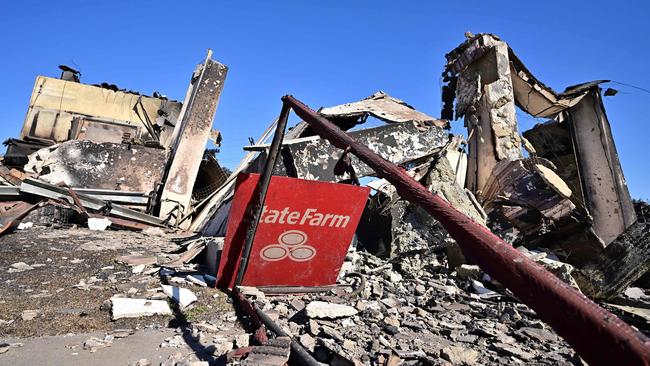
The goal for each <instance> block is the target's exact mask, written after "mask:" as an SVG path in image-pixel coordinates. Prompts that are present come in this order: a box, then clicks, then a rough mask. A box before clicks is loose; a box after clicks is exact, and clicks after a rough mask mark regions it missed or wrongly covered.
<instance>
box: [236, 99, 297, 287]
mask: <svg viewBox="0 0 650 366" xmlns="http://www.w3.org/2000/svg"><path fill="white" fill-rule="evenodd" d="M290 112H291V108H289V106H287V105H286V104H283V105H282V111H281V112H280V118H278V125H277V127H276V129H275V134H274V135H273V141H272V142H271V147H270V148H269V154H268V156H267V157H266V163H265V164H264V171H263V172H262V176H261V177H260V180H259V181H258V182H257V187H256V188H255V192H257V196H255V193H253V200H255V201H252V202H250V203H249V204H248V209H247V210H246V212H250V216H248V215H247V216H246V217H245V220H246V221H248V223H249V226H248V229H247V230H246V241H245V242H244V248H243V250H242V255H241V258H240V261H239V269H238V270H237V277H236V278H235V286H239V285H241V283H242V281H243V280H244V274H245V273H246V266H248V258H249V257H250V255H251V249H252V248H253V242H254V241H255V233H257V225H259V223H260V216H261V215H262V207H264V200H265V199H266V192H267V191H268V190H269V184H270V183H271V176H272V175H273V169H274V168H275V162H276V160H277V159H278V154H279V153H280V147H281V145H282V140H283V139H284V132H285V130H286V127H287V120H288V119H289V113H290Z"/></svg>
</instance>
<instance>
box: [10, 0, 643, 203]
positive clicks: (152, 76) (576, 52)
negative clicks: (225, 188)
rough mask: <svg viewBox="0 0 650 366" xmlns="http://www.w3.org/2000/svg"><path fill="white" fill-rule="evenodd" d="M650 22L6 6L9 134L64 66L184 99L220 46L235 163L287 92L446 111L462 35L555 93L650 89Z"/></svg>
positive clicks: (315, 103)
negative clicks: (480, 41)
mask: <svg viewBox="0 0 650 366" xmlns="http://www.w3.org/2000/svg"><path fill="white" fill-rule="evenodd" d="M497 3H498V5H497ZM649 21H650V2H647V1H637V2H628V1H582V2H573V3H569V2H567V1H544V2H525V1H514V2H511V3H508V2H488V1H463V2H451V1H445V2H433V1H420V2H411V1H379V0H375V1H229V2H223V1H200V2H193V1H182V2H181V1H177V2H166V1H119V0H115V1H103V2H96V3H95V2H92V1H76V2H75V1H48V2H46V1H43V2H42V3H37V2H31V1H7V0H0V34H2V41H1V42H0V55H1V57H0V70H1V71H0V100H1V101H2V105H3V112H2V114H1V115H0V118H1V123H2V124H1V126H2V127H1V128H0V138H2V139H3V140H4V139H5V138H7V137H13V136H17V135H18V133H19V129H20V126H21V125H22V122H23V119H24V117H25V114H26V111H27V103H28V100H29V95H30V93H31V90H32V87H33V83H34V79H35V78H36V76H37V75H39V74H40V75H48V76H58V75H59V70H58V69H57V65H59V64H69V65H71V66H74V67H77V68H78V69H80V70H81V72H82V81H83V82H87V83H98V82H102V81H108V82H110V83H114V84H117V85H118V86H119V87H121V88H126V89H133V90H139V91H141V92H143V93H147V94H150V93H152V92H153V91H154V90H158V91H160V92H162V93H163V94H166V95H168V96H169V97H171V98H174V99H179V100H181V99H182V98H183V96H184V93H185V90H186V88H187V84H188V81H189V77H190V74H191V72H192V70H193V68H194V66H195V65H196V64H197V63H199V62H200V61H201V60H202V58H203V57H204V55H205V51H206V49H207V48H212V49H213V50H214V58H215V59H217V60H219V61H221V62H223V63H225V64H227V65H228V66H229V67H230V71H229V73H228V77H227V79H226V83H225V89H224V92H223V95H222V98H221V102H220V105H219V109H218V111H217V116H216V118H215V128H218V129H220V130H221V131H222V133H223V136H224V144H223V147H222V153H221V154H220V160H221V161H222V163H223V164H224V165H226V166H229V167H233V166H236V165H237V163H238V161H239V159H240V158H241V157H242V155H243V154H242V150H241V147H242V146H244V145H246V144H247V139H248V137H249V136H250V137H254V138H257V136H259V135H260V134H261V133H262V131H263V130H264V129H265V128H266V126H267V125H268V123H269V121H272V120H273V119H274V118H275V117H276V116H277V114H278V113H279V111H280V107H281V102H280V97H281V96H282V95H284V94H293V95H295V96H296V97H298V98H299V99H301V100H303V101H304V102H305V103H307V104H308V105H310V106H311V107H314V108H317V107H319V106H327V105H333V104H339V103H343V102H348V101H353V100H357V99H360V98H364V97H366V96H368V95H370V94H372V93H373V92H375V91H377V90H384V91H386V92H387V93H389V94H391V95H393V96H395V97H398V98H401V99H404V100H406V101H407V102H409V103H410V104H412V105H413V106H415V107H416V108H418V109H420V110H422V111H424V112H425V113H428V114H430V115H432V116H439V113H440V112H439V111H440V73H441V71H442V67H443V65H444V55H445V53H446V52H448V51H449V50H451V49H452V48H454V47H455V46H456V45H458V44H459V43H460V42H462V41H463V39H464V37H463V33H464V32H465V31H471V32H474V33H479V32H491V33H495V34H497V35H499V36H500V37H501V38H502V39H504V40H505V41H506V42H508V43H509V44H510V45H511V47H512V48H513V49H514V50H515V52H516V53H517V54H518V55H519V57H520V58H521V59H522V60H523V61H524V63H526V65H527V66H528V68H529V69H531V70H532V71H533V73H534V74H535V75H536V76H537V77H538V78H539V79H540V80H542V81H543V82H544V83H546V84H547V85H549V86H551V87H553V88H554V89H556V90H558V91H561V90H563V89H564V88H565V87H566V86H568V85H572V84H576V83H580V82H584V81H589V80H594V79H611V80H616V81H618V82H623V83H627V84H632V85H635V86H639V87H642V88H645V89H650V73H649V72H648V61H647V60H648V59H650V51H649V50H648V49H649V46H650V42H649V41H648V32H647V24H648V23H649ZM612 87H615V88H617V89H619V90H620V91H621V92H620V93H619V94H618V95H616V96H615V97H613V98H607V99H606V102H605V103H606V108H607V112H608V115H609V118H610V121H611V123H612V128H613V132H614V137H615V139H616V142H617V147H618V151H619V154H620V158H621V161H622V164H623V169H624V172H625V176H626V178H627V181H628V185H629V188H630V191H631V193H632V196H633V197H639V198H645V199H648V198H650V186H649V185H648V184H647V183H646V182H647V181H648V180H650V163H648V159H649V158H650V118H649V117H650V109H649V108H647V106H648V105H649V104H650V93H648V92H644V91H641V90H638V89H635V88H631V87H627V86H622V85H612ZM294 119H295V117H294ZM535 122H536V121H535V120H533V119H530V118H528V117H524V116H522V118H521V119H520V125H521V126H522V128H524V129H527V128H530V127H532V126H533V125H534V124H535ZM461 124H462V122H457V126H456V127H455V128H454V131H461V127H460V125H461Z"/></svg>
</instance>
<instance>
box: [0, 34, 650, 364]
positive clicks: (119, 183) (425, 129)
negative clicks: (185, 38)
mask: <svg viewBox="0 0 650 366" xmlns="http://www.w3.org/2000/svg"><path fill="white" fill-rule="evenodd" d="M446 60H447V63H446V66H445V69H444V70H443V81H444V82H445V85H444V86H443V90H442V99H443V100H442V102H443V110H442V112H441V116H442V118H441V119H438V118H434V117H431V116H429V115H427V114H426V113H423V112H421V111H418V110H417V109H416V108H414V107H413V106H411V105H409V104H407V103H406V102H404V101H402V100H400V99H397V98H395V97H393V96H390V95H388V94H387V93H385V92H376V93H374V94H372V95H371V96H369V97H367V98H364V99H361V100H359V101H355V102H350V103H346V104H341V105H336V106H329V107H322V108H319V109H316V110H312V109H311V108H309V107H308V106H306V105H305V104H303V103H302V102H301V101H299V100H298V99H296V98H294V97H292V96H290V95H287V96H284V97H283V98H282V110H281V112H280V115H279V117H278V118H277V119H276V120H275V121H274V122H273V123H271V125H270V126H269V127H268V128H267V130H266V131H264V132H263V134H262V135H261V136H260V137H259V139H258V140H257V141H255V142H253V141H252V139H251V143H250V146H244V147H243V150H244V152H245V156H244V158H243V159H242V161H241V163H240V164H239V165H238V166H237V167H235V169H233V171H232V172H231V171H229V170H227V169H226V168H224V167H221V166H220V164H219V162H218V155H216V151H218V149H215V148H214V147H213V148H209V146H208V144H209V141H212V143H213V144H214V145H215V146H216V147H218V146H219V144H220V142H221V139H222V136H221V134H220V133H219V131H218V130H213V129H212V120H213V118H214V116H215V113H216V110H217V107H218V104H219V99H220V96H221V93H222V90H223V88H224V82H225V78H226V75H227V71H228V68H227V66H225V65H223V64H221V63H219V62H216V61H214V60H213V59H212V53H211V51H209V52H208V54H207V56H206V58H205V59H204V60H203V62H202V63H201V64H200V65H199V66H198V67H197V68H196V70H195V71H194V73H193V74H192V76H191V78H190V85H189V88H188V90H187V93H186V96H185V99H184V100H183V102H182V103H181V102H178V101H172V100H169V99H168V98H166V97H163V96H161V95H160V94H158V93H154V95H153V96H145V95H142V94H140V93H137V92H133V91H127V90H121V89H119V88H118V87H117V86H115V85H112V84H108V83H102V84H98V85H88V84H83V83H81V81H80V73H79V72H78V71H77V70H74V69H71V68H69V67H62V68H61V69H62V75H61V77H60V78H59V79H55V78H49V77H44V76H39V77H38V78H37V80H36V84H35V86H34V90H33V93H32V97H31V98H30V101H29V106H28V112H27V116H26V118H25V122H24V124H23V128H22V131H21V132H20V135H19V137H18V138H15V139H9V140H7V141H6V142H5V145H7V152H6V154H5V156H4V157H3V160H2V164H0V234H1V235H2V236H0V242H1V241H2V240H3V239H5V238H12V237H17V238H20V237H21V235H29V233H30V231H31V232H35V233H38V235H40V237H41V238H44V240H43V242H44V243H43V245H44V246H45V247H43V248H40V249H36V248H34V249H33V250H42V251H44V252H47V253H52V252H53V251H54V250H56V251H60V250H63V251H64V252H65V251H66V250H68V249H59V248H58V247H59V246H60V245H56V246H55V245H54V244H52V243H51V242H49V241H48V240H49V239H52V238H54V240H60V238H61V235H64V236H65V235H67V236H69V237H71V238H76V239H74V241H75V245H78V246H77V247H76V248H77V249H76V250H78V251H87V252H92V253H96V252H101V253H105V252H110V253H111V254H110V255H111V256H113V260H114V262H115V263H116V265H115V266H105V267H103V268H102V270H104V269H106V270H107V271H108V270H110V271H113V270H115V272H114V273H113V274H111V275H110V276H108V277H106V276H104V277H102V276H99V275H93V276H90V278H82V279H80V280H79V282H78V283H77V284H75V285H74V286H73V288H74V289H75V290H79V291H89V290H91V289H97V290H101V291H106V292H107V293H109V292H110V294H111V295H110V298H108V299H106V301H104V303H103V304H101V306H102V308H103V309H104V310H107V312H108V313H110V316H109V315H108V314H107V315H106V316H108V318H107V319H108V321H110V322H112V323H114V322H123V321H128V320H125V319H129V318H131V317H134V318H139V319H142V318H143V317H163V318H165V317H168V318H167V319H169V318H171V317H172V316H174V317H175V318H176V319H177V320H178V319H183V321H184V322H186V324H185V325H183V327H186V328H187V329H184V330H182V331H181V333H182V334H177V335H175V336H172V337H169V338H166V339H165V341H164V342H163V344H162V345H161V348H163V347H176V344H177V343H182V342H190V341H189V340H188V339H192V342H197V343H198V344H202V346H200V347H204V345H205V343H206V342H207V343H210V346H209V347H205V349H206V350H208V349H209V351H208V353H209V354H210V356H209V357H206V359H207V360H211V361H216V359H217V358H219V362H226V363H230V364H243V365H246V364H251V365H253V364H269V365H284V364H307V365H317V364H322V363H328V364H339V365H397V364H406V365H419V364H433V365H438V364H456V365H475V364H497V363H498V364H506V365H518V364H521V363H526V362H529V363H535V364H562V365H570V364H582V361H581V359H584V360H585V361H587V362H589V363H590V364H614V363H620V364H648V363H649V362H650V341H649V340H648V338H647V335H649V334H650V326H649V325H648V323H649V322H650V316H648V313H647V309H648V308H650V290H649V289H648V288H647V278H648V270H649V269H650V260H649V258H648V257H649V253H650V252H649V251H648V245H650V244H649V243H650V240H649V238H650V236H649V235H650V234H649V233H650V226H648V219H649V217H650V209H648V205H647V204H646V203H643V202H637V201H633V200H632V199H631V197H630V194H629V192H628V190H627V187H626V183H625V178H624V175H623V170H622V167H621V164H620V161H619V159H618V155H617V152H616V146H615V142H614V138H613V135H612V128H611V126H610V122H609V120H608V119H607V116H606V113H605V107H604V104H603V101H602V96H601V94H602V90H601V86H602V85H603V84H604V83H606V81H605V80H598V81H594V82H588V83H584V84H580V85H576V86H570V87H568V88H566V90H565V91H564V92H562V93H558V92H555V91H553V90H552V89H551V88H549V87H548V86H546V85H544V84H543V83H542V82H541V81H539V80H538V79H537V78H535V77H534V76H533V74H532V73H531V72H530V71H529V70H528V69H527V68H526V67H525V66H524V64H523V62H522V61H521V60H520V59H519V58H518V57H517V56H516V54H515V53H514V52H513V50H512V49H511V48H510V47H509V46H508V44H507V43H505V42H504V41H502V40H501V39H499V38H498V37H496V36H494V35H492V34H478V35H475V36H474V35H468V37H467V39H466V41H465V42H463V43H462V44H461V45H459V46H458V47H457V48H456V49H454V50H452V51H451V52H450V53H449V54H447V55H446ZM605 94H607V95H613V94H612V93H611V92H610V93H609V94H608V93H607V92H606V93H605ZM517 109H520V110H521V111H523V112H525V113H528V114H529V115H531V116H533V117H536V118H544V119H545V120H546V121H545V122H544V123H541V124H538V125H536V126H535V127H534V128H532V129H530V130H527V131H521V130H520V127H519V125H518V123H517V113H516V111H517ZM291 113H294V114H295V115H297V116H298V117H299V118H300V121H299V122H298V123H297V124H295V125H294V126H293V127H290V128H288V129H287V126H288V124H289V116H290V114H291ZM458 119H463V121H464V124H465V127H466V129H467V133H466V134H465V136H456V135H453V134H452V133H450V131H449V130H450V125H451V124H452V123H456V122H455V121H456V120H458ZM271 137H273V138H272V139H271ZM226 138H227V136H226ZM199 147H200V148H199ZM44 227H45V228H44ZM53 228H59V230H60V232H59V233H60V235H58V234H56V233H57V230H54V229H53ZM125 230H128V231H125ZM12 231H13V232H12ZM53 233H54V234H53ZM85 237H88V238H90V237H92V238H93V240H84V238H85ZM116 238H117V239H116ZM21 240H22V239H21ZM28 240H30V242H33V243H34V244H28V246H25V248H31V245H35V246H38V245H39V244H40V243H37V242H36V241H34V240H32V238H28ZM148 241H151V244H147V242H148ZM21 243H22V241H21ZM52 248H54V249H52ZM29 250H30V251H31V250H32V249H29ZM70 250H72V249H70ZM48 255H50V254H48ZM66 260H67V257H66ZM83 260H84V259H76V258H75V259H73V261H74V262H72V263H73V264H79V263H82V262H83ZM40 267H41V266H40V263H36V262H34V261H33V260H32V261H30V260H28V259H24V260H22V261H16V262H15V263H10V264H8V268H9V269H8V270H7V273H8V274H11V275H12V276H20V274H21V273H23V272H25V273H27V272H28V271H38V270H40ZM109 267H110V268H109ZM114 267H117V268H119V269H121V270H117V269H116V268H114ZM118 274H126V276H124V277H121V278H120V280H119V281H118V280H117V279H116V278H117V277H116V276H117V275H118ZM2 275H3V274H1V273H0V278H1V279H3V280H5V279H4V278H3V277H2ZM111 276H112V277H111ZM7 281H9V282H8V283H10V282H11V281H13V279H8V280H7ZM48 283H49V282H48ZM214 287H218V288H220V289H221V290H223V291H224V292H226V293H227V294H228V296H231V299H232V300H233V301H234V302H235V303H236V304H237V306H238V307H239V308H238V312H237V313H235V312H234V311H233V312H232V314H229V315H227V316H226V318H225V320H224V319H221V318H220V319H219V320H218V321H216V320H213V321H211V322H205V321H203V322H200V323H199V322H194V320H192V319H191V318H190V317H186V316H185V313H183V312H187V311H193V310H195V312H194V313H192V316H196V314H200V310H198V309H202V308H203V307H205V306H207V307H208V308H210V309H212V308H211V307H210V305H209V304H210V303H212V302H215V301H216V300H215V299H217V298H219V297H220V296H223V295H221V292H216V291H219V290H216V289H212V288H214ZM208 289H210V290H208ZM0 291H1V289H0ZM206 291H215V292H214V294H212V293H211V295H210V296H206ZM43 294H44V295H43V296H44V297H45V296H55V297H56V294H58V292H57V293H56V294H46V293H43ZM585 295H586V296H585ZM165 299H169V300H170V303H171V304H173V306H171V307H170V306H169V305H168V303H167V302H165V301H161V300H165ZM594 301H598V303H596V302H594ZM98 307H99V306H98ZM38 314H39V312H38V311H35V310H27V312H26V313H24V314H22V313H21V315H20V319H21V320H18V321H17V323H20V324H22V322H27V321H28V320H25V319H34V318H35V317H37V316H38ZM235 314H237V315H235ZM23 315H24V316H23ZM238 316H239V317H240V318H241V317H245V321H243V322H241V324H238V325H234V323H235V322H236V320H237V317H238ZM3 317H4V316H3ZM17 319H18V318H17ZM105 320H106V319H105ZM0 321H1V322H3V323H1V324H5V325H9V324H13V321H14V320H13V319H12V320H7V321H5V320H3V319H0ZM112 323H111V324H112ZM231 323H233V324H231ZM548 325H550V328H549V327H548ZM631 325H632V326H634V327H635V328H632V327H631ZM12 326H13V325H12ZM138 326H139V325H138ZM220 326H225V327H226V328H228V327H232V328H233V329H235V330H234V333H233V332H228V329H229V328H228V329H225V330H224V329H220V328H219V327H220ZM242 328H246V329H245V330H244V329H242ZM585 334H589V335H590V336H589V337H586V336H585ZM208 335H211V336H210V337H208ZM127 336H128V335H127ZM183 339H184V340H183ZM112 341H113V338H111V337H109V335H107V337H106V338H104V339H99V338H95V339H91V340H88V341H87V343H88V344H89V345H88V347H87V348H88V349H93V351H91V352H94V351H95V350H99V349H101V348H104V347H108V346H110V344H111V342H112ZM163 345H164V346H163ZM7 347H9V346H7ZM197 347H198V345H197ZM1 349H2V348H0V350H1ZM7 349H9V348H7ZM100 352H101V351H100ZM210 357H212V358H210ZM181 360H182V355H181V356H179V357H176V356H174V355H170V356H169V359H168V360H167V361H169V363H168V364H172V365H173V364H179V363H177V362H182V361H181ZM188 362H189V361H188Z"/></svg>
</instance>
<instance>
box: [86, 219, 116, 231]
mask: <svg viewBox="0 0 650 366" xmlns="http://www.w3.org/2000/svg"><path fill="white" fill-rule="evenodd" d="M109 226H111V221H110V220H109V219H107V218H105V217H103V218H101V219H99V218H96V217H89V218H88V228H89V229H90V230H93V231H104V230H106V229H107V228H108V227H109Z"/></svg>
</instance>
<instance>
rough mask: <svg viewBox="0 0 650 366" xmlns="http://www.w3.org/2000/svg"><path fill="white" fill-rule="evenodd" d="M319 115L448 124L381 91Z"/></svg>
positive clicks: (435, 124)
mask: <svg viewBox="0 0 650 366" xmlns="http://www.w3.org/2000/svg"><path fill="white" fill-rule="evenodd" d="M318 113H320V114H321V115H323V116H324V117H327V118H330V117H334V118H346V117H353V118H361V117H362V116H365V115H371V116H373V117H375V118H378V119H380V120H382V121H384V122H389V123H390V122H422V123H428V124H432V125H434V126H438V127H446V126H447V122H446V121H443V120H439V119H436V118H433V117H430V116H427V115H426V114H424V113H422V112H420V111H417V110H416V109H415V108H413V107H411V106H410V105H408V104H406V102H404V101H402V100H399V99H397V98H393V97H391V96H390V95H388V94H386V93H384V92H382V91H379V92H377V93H375V94H373V95H371V96H369V97H368V98H365V99H362V100H360V101H358V102H353V103H347V104H341V105H337V106H333V107H327V108H321V109H320V110H319V111H318Z"/></svg>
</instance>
